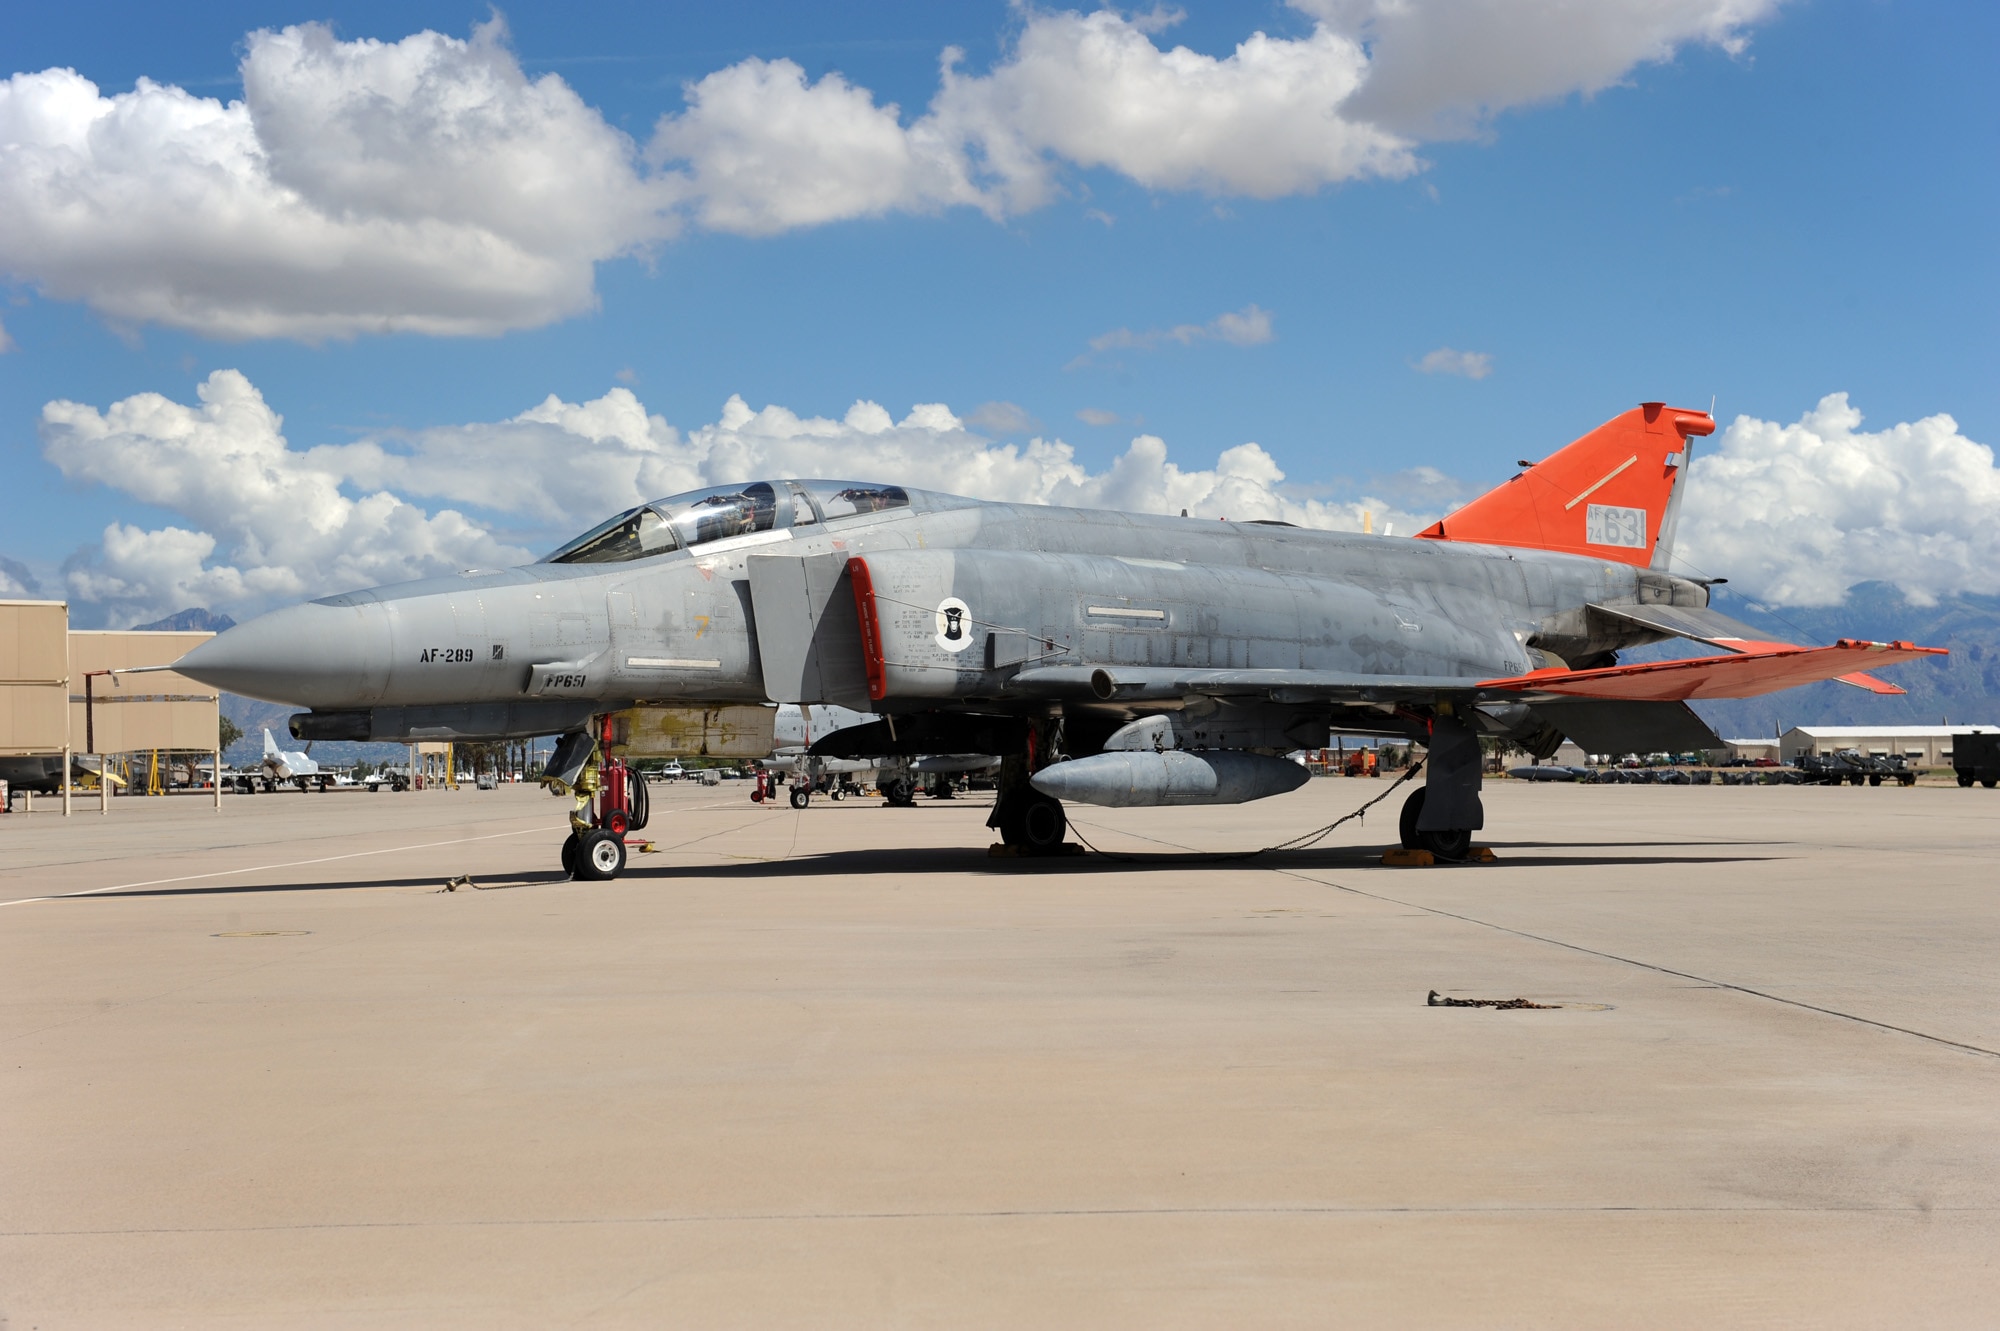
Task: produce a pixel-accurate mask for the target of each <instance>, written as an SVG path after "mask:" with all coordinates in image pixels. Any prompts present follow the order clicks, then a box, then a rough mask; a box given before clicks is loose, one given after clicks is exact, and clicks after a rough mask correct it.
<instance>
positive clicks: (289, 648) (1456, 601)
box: [180, 491, 1706, 747]
mask: <svg viewBox="0 0 2000 1331" xmlns="http://www.w3.org/2000/svg"><path fill="white" fill-rule="evenodd" d="M910 499H911V503H910V507H909V508H907V509H899V510H895V511H892V512H888V513H876V514H866V515H857V516H853V517H847V518H837V519H834V520H832V521H830V522H825V523H819V524H814V525H812V526H809V527H801V528H795V529H784V530H779V531H774V532H762V533H757V534H755V535H753V536H746V537H738V538H734V539H730V540H722V541H717V542H713V543H711V544H708V545H703V546H697V547H695V548H694V549H692V550H682V551H677V552H674V553H671V554H667V555H662V556H657V557H654V558H652V559H648V560H643V561H636V562H632V563H624V564H611V565H563V564H532V565H528V566H525V567H523V568H517V569H506V570H498V571H474V572H468V573H465V574H461V575H458V576H454V577H447V578H434V579H428V580H425V581H422V582H416V583H407V584H403V585H400V586H390V587H380V588H375V589H372V590H368V591H361V592H353V593H347V594H345V595H341V596H333V597H327V598H325V599H323V600H320V601H316V602H313V603H310V604H308V605H302V606H296V607H293V608H290V609H287V610H281V611H277V612H275V613H273V614H270V615H266V616H264V617H262V618H261V619H258V620H254V621H252V622H250V623H249V624H246V625H243V626H241V627H239V628H236V629H232V630H230V631H229V632H228V633H225V634H223V635H221V636H219V637H217V638H216V639H213V640H212V641H211V642H210V643H208V644H205V645H204V646H203V647H201V648H198V649H197V650H196V651H195V652H193V653H191V654H190V655H189V656H188V657H187V658H185V659H184V661H183V662H182V665H181V667H180V668H182V669H183V670H184V673H189V674H192V675H194V676H195V677H197V678H202V679H204V680H205V681H206V682H210V683H216V684H219V685H220V686H221V687H225V688H229V689H232V690H235V691H238V692H243V693H247V694H250V695H252V696H256V697H262V698H268V699H271V700H274V701H281V702H288V703H294V704H297V705H301V706H305V707H311V708H313V709H315V710H317V711H338V710H347V709H359V708H371V707H372V708H389V707H396V708H407V709H413V710H412V712H411V713H409V714H408V715H416V714H417V713H420V712H422V711H425V710H426V709H431V708H440V709H452V710H454V711H455V710H456V709H461V708H471V709H473V711H474V712H476V714H477V715H478V717H479V718H480V723H481V724H482V725H486V724H498V725H506V726H509V727H512V726H515V725H516V724H518V723H520V722H525V721H526V720H527V712H528V711H530V710H532V709H521V710H522V712H523V714H522V715H521V716H520V717H519V718H518V721H517V719H516V718H515V717H514V716H513V715H512V712H513V711H514V709H509V708H496V707H492V706H480V705H482V704H517V703H520V702H522V701H524V700H532V699H539V700H543V701H548V702H551V703H553V702H557V701H560V702H563V703H587V704H590V705H591V706H592V707H594V708H595V709H596V710H600V711H601V710H611V709H614V708H622V707H625V706H629V705H632V704H635V703H647V702H654V703H663V704H664V703H701V702H763V701H767V700H772V699H774V698H775V697H776V696H777V695H778V694H781V693H796V694H798V695H799V696H798V697H797V698H787V699H785V700H786V701H800V702H807V703H811V702H822V701H826V702H839V703H844V704H847V705H855V706H868V707H870V709H871V710H874V711H878V712H887V713H891V714H894V713H897V712H899V711H910V710H917V709H922V708H925V707H939V706H944V707H972V708H976V709H980V710H988V711H997V712H1013V713H1017V714H1037V715H1039V714H1046V713H1048V712H1050V711H1051V710H1053V709H1059V708H1062V707H1063V706H1064V700H1065V699H1071V700H1073V703H1074V705H1075V706H1077V707H1090V706H1101V707H1106V708H1109V709H1111V710H1113V711H1119V710H1122V711H1124V712H1128V713H1130V714H1132V715H1137V714H1140V713H1143V712H1145V711H1148V710H1159V709H1161V708H1178V707H1182V706H1184V705H1185V701H1184V694H1183V693H1181V692H1174V691H1173V690H1175V689H1178V688H1180V687H1181V686H1183V685H1186V686H1187V689H1188V690H1189V691H1191V692H1193V693H1194V694H1197V695H1200V696H1205V697H1226V698H1229V699H1231V700H1232V703H1233V705H1234V706H1236V707H1238V708H1239V709H1240V708H1244V707H1246V706H1250V705H1268V706H1271V707H1275V708H1279V709H1281V710H1284V711H1285V715H1284V716H1282V717H1278V718H1276V721H1275V725H1276V729H1277V730H1278V731H1279V732H1283V733H1284V734H1286V735H1288V736H1292V732H1293V730H1294V725H1295V723H1296V721H1297V720H1298V719H1299V717H1300V716H1301V715H1306V716H1309V717H1310V716H1317V717H1318V718H1319V719H1320V721H1321V722H1323V723H1324V724H1326V725H1335V726H1340V727H1342V728H1348V729H1354V730H1361V731H1368V730H1371V729H1372V730H1373V731H1374V732H1375V733H1389V734H1394V733H1401V732H1404V731H1407V730H1408V729H1409V728H1410V724H1411V723H1410V722H1409V720H1408V719H1407V718H1406V719H1402V720H1398V719H1397V718H1396V716H1395V702H1396V700H1397V699H1398V698H1402V699H1404V700H1406V701H1413V700H1422V701H1428V700H1431V699H1435V698H1438V697H1441V696H1453V695H1457V694H1464V695H1465V696H1466V697H1467V699H1468V700H1469V699H1470V696H1471V695H1470V690H1471V688H1472V685H1473V684H1475V683H1476V682H1477V681H1479V680H1481V679H1488V678H1494V677H1498V676H1507V675H1515V674H1520V673H1522V672H1525V671H1527V670H1530V669H1533V668H1536V667H1539V666H1543V665H1551V664H1559V663H1561V662H1563V661H1568V662H1569V663H1571V664H1577V663H1578V658H1582V657H1588V656H1590V655H1592V654H1594V653H1601V652H1604V651H1607V650H1612V649H1615V648H1617V647H1621V646H1629V645H1632V644H1635V643H1639V642H1647V641H1656V640H1658V639H1660V638H1663V637H1665V636H1668V634H1667V633H1666V632H1664V631H1662V630H1661V629H1659V628H1656V627H1653V626H1649V625H1647V624H1642V623H1637V622H1634V621H1633V620H1631V619H1621V618H1619V617H1617V616H1615V615H1607V614H1602V613H1598V612H1594V611H1592V610H1590V609H1589V607H1591V606H1593V605H1598V606H1614V607H1615V606H1619V605H1630V606H1637V605H1641V604H1657V605H1686V606H1697V607H1698V606H1701V605H1703V604H1705V602H1706V592H1705V590H1704V589H1703V588H1702V587H1700V586H1698V585H1696V584H1694V583H1691V582H1687V581H1684V580H1682V579H1677V578H1670V577H1667V576H1666V575H1664V574H1660V573H1657V572H1652V571H1649V570H1641V569H1637V568H1634V567H1631V566H1628V565H1624V564H1619V563H1615V562H1609V561H1604V562H1600V561H1597V560H1593V559H1587V558H1579V557H1575V556H1569V555H1558V554H1547V553H1541V552H1536V551H1527V550H1511V549H1502V548H1498V547H1490V546H1476V545H1461V544H1453V543H1449V542H1440V541H1429V540H1415V539H1409V538H1403V537H1384V536H1365V535H1357V534H1353V533H1342V532H1324V531H1312V530H1305V529H1300V528H1293V527H1285V526H1276V525H1263V524H1257V523H1242V522H1209V521H1202V520H1196V519H1186V518H1170V517H1154V516H1147V515H1139V514H1126V513H1109V512H1095V511H1087V510H1078V509H1065V508H1052V507H1041V506H1034V505H1015V504H986V503H979V502H976V501H973V500H968V499H962V498H957V497H954V496H949V495H939V494H930V493H925V492H921V491H912V492H911V493H910ZM857 555H858V556H862V557H864V558H865V559H866V560H867V562H868V566H869V569H870V572H871V575H872V578H873V582H874V587H875V593H876V598H877V604H878V606H879V608H880V611H881V623H882V631H883V655H884V657H885V659H886V662H887V673H888V678H889V683H890V687H889V691H888V694H887V696H886V697H885V698H884V699H882V700H880V701H879V702H875V703H872V704H871V703H869V702H868V701H867V700H866V699H863V698H860V697H857V696H856V694H855V692H854V670H855V666H856V663H855V660H854V657H853V656H852V655H851V654H849V648H848V646H847V643H848V639H847V637H846V634H847V633H848V632H849V631H850V627H851V626H849V625H848V624H846V623H845V622H843V621H841V615H843V614H845V613H848V611H847V610H846V607H845V606H844V604H843V603H842V601H841V597H842V595H844V594H845V586H846V580H845V575H844V573H843V572H840V571H839V570H844V568H845V562H846V561H847V560H848V559H850V558H852V557H854V556H857ZM753 570H754V571H753ZM783 586H795V587H796V588H797V591H796V594H793V593H792V592H784V593H782V594H781V593H780V592H779V591H777V590H776V589H777V588H780V587H783ZM760 590H762V591H763V592H765V593H766V595H765V596H764V601H765V602H768V603H770V604H760V600H759V594H758V593H759V591H760ZM947 598H956V600H958V601H962V602H963V603H964V604H965V606H966V607H967V612H968V613H967V614H966V616H964V619H965V623H964V625H963V628H964V631H965V632H966V633H967V634H968V635H969V637H968V639H967V642H966V645H965V647H964V648H963V649H962V650H958V651H952V650H948V649H947V646H946V645H943V644H941V643H940V641H939V630H938V621H939V617H940V614H941V611H940V608H939V607H940V605H941V604H942V603H943V602H945V601H946V599H947ZM775 602H782V604H777V603H775ZM760 637H761V638H766V639H768V641H769V644H770V646H771V650H772V655H771V658H770V660H769V661H768V662H767V661H766V660H765V659H764V658H763V657H762V656H760V652H759V640H760ZM536 666H544V667H557V666H574V667H575V668H574V669H573V670H557V669H551V670H545V671H543V672H541V675H540V676H539V677H537V676H536V675H535V671H534V667H536ZM1099 668H1103V669H1105V670H1106V671H1108V672H1110V674H1111V675H1112V676H1114V677H1115V678H1116V679H1125V678H1126V677H1127V676H1128V675H1129V676H1131V677H1132V678H1134V679H1139V680H1152V681H1153V685H1152V686H1151V687H1150V689H1149V687H1144V686H1142V687H1138V688H1136V689H1135V690H1134V691H1132V693H1131V694H1130V695H1129V696H1128V695H1127V694H1126V693H1125V691H1124V690H1123V688H1122V686H1120V687H1119V688H1117V689H1114V696H1113V697H1111V698H1103V697H1093V696H1091V695H1090V694H1088V693H1084V694H1083V695H1082V696H1078V694H1079V689H1078V679H1079V678H1081V680H1082V681H1083V682H1084V685H1085V687H1086V688H1087V685H1088V681H1089V679H1090V678H1091V676H1092V675H1093V674H1094V672H1095V671H1097V670H1098V669H1099ZM767 671H768V672H769V674H770V678H769V679H767ZM1052 671H1053V672H1058V673H1057V674H1051V673H1050V672H1052ZM1160 672H1166V674H1164V675H1163V674H1161V673H1160ZM1244 672H1248V673H1244ZM569 675H577V676H580V677H581V678H580V679H578V680H573V681H569V682H567V683H561V684H558V685H550V684H548V683H547V679H548V678H549V677H551V676H553V677H555V678H556V679H558V680H562V679H564V678H565V677H566V676H569ZM531 678H540V679H542V681H543V690H544V691H543V692H541V693H539V694H530V692H529V687H530V681H531ZM1156 694H1157V696H1155V695H1156ZM1301 709H1304V710H1303V711H1301ZM461 714H463V713H461ZM546 716H547V713H546V712H541V713H539V714H538V715H536V724H537V726H540V725H542V724H545V717H546ZM496 718H497V720H496ZM1256 724H1257V725H1260V726H1263V727H1264V729H1265V730H1266V731H1268V730H1269V729H1270V728H1271V724H1272V723H1271V722H1270V721H1269V720H1266V721H1259V722H1257V723H1256ZM1489 724H1490V721H1489ZM482 733H496V732H482ZM497 733H506V734H516V733H546V732H545V731H539V730H538V731H529V730H524V729H513V728H510V729H507V730H505V731H501V732H497ZM1321 734H1322V735H1323V734H1324V731H1323V730H1322V731H1321ZM1293 737H1294V738H1296V736H1293ZM1300 742H1305V741H1303V740H1302V741H1300ZM1256 747H1270V746H1269V745H1258V746H1256Z"/></svg>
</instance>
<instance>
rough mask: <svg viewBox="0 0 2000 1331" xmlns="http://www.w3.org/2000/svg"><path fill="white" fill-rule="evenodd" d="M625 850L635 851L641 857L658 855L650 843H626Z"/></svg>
mask: <svg viewBox="0 0 2000 1331" xmlns="http://www.w3.org/2000/svg"><path fill="white" fill-rule="evenodd" d="M625 848H626V849H627V850H636V851H638V852H639V853H640V854H641V855H657V854H658V853H659V852H658V851H657V850H656V849H654V847H653V843H652V842H650V841H627V842H626V843H625Z"/></svg>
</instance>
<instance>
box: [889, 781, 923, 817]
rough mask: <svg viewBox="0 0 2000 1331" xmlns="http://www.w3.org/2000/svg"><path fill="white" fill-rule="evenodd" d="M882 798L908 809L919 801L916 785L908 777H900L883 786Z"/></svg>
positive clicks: (896, 806)
mask: <svg viewBox="0 0 2000 1331" xmlns="http://www.w3.org/2000/svg"><path fill="white" fill-rule="evenodd" d="M882 798H883V799H885V800H887V801H888V802H889V804H890V805H891V806H892V807H894V808H898V809H907V808H910V807H912V806H913V805H915V804H916V802H917V791H916V787H915V786H913V785H912V784H911V783H910V781H909V779H908V778H906V777H898V778H897V779H896V780H894V781H891V782H890V783H889V784H888V785H886V786H884V787H882Z"/></svg>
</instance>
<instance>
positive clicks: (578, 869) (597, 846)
mask: <svg viewBox="0 0 2000 1331" xmlns="http://www.w3.org/2000/svg"><path fill="white" fill-rule="evenodd" d="M624 869H625V838H624V837H622V836H619V835H618V834H617V833H616V832H613V831H611V830H609V829H608V828H603V827H593V828H591V829H590V830H589V831H588V832H584V833H582V834H581V835H579V836H578V837H577V839H576V863H575V865H574V867H572V868H571V869H570V874H571V875H572V876H573V877H576V878H581V879H584V880H585V881H587V882H605V881H608V880H610V879H613V878H616V877H617V876H618V875H619V874H620V873H622V872H624Z"/></svg>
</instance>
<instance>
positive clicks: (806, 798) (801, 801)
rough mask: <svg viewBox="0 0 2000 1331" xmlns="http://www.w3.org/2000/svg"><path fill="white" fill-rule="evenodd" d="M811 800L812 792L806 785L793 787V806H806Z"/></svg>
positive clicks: (795, 807) (801, 807)
mask: <svg viewBox="0 0 2000 1331" xmlns="http://www.w3.org/2000/svg"><path fill="white" fill-rule="evenodd" d="M811 800H812V792H811V791H810V790H807V789H806V788H805V787H804V786H793V787H792V807H793V808H794V809H803V808H805V807H806V805H807V804H808V803H810V802H811Z"/></svg>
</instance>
